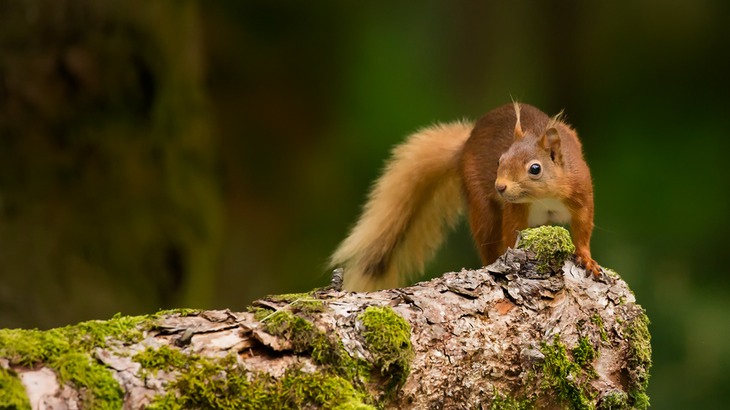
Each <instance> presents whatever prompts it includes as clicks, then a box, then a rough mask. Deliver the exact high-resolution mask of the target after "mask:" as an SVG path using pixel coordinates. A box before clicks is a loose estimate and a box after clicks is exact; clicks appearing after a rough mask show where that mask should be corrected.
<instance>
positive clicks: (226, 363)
mask: <svg viewBox="0 0 730 410" xmlns="http://www.w3.org/2000/svg"><path fill="white" fill-rule="evenodd" d="M170 350H172V351H175V352H176V353H171V352H170ZM143 353H144V354H140V355H138V356H135V360H137V359H139V360H140V363H142V362H144V363H145V364H143V366H145V365H147V366H150V367H149V368H155V369H164V370H166V371H177V372H178V374H179V375H178V377H177V379H176V380H175V381H174V382H173V383H172V386H171V388H172V389H170V390H169V391H168V392H167V393H166V394H165V395H162V396H159V397H157V398H155V399H154V400H153V402H152V403H151V404H150V405H149V406H148V407H147V408H148V409H189V408H205V409H268V408H272V409H301V408H328V409H342V410H347V409H363V410H365V409H368V410H373V409H374V408H375V407H373V406H372V405H369V404H368V403H367V402H368V401H369V397H368V396H367V395H366V394H365V393H363V392H361V391H359V390H358V389H356V388H355V387H354V386H353V385H352V383H350V382H349V381H348V380H346V379H344V378H342V377H340V376H338V375H334V374H331V373H330V372H327V371H324V372H320V373H306V372H303V371H301V370H299V369H289V370H288V371H287V372H286V374H285V375H284V376H283V377H282V378H280V379H278V380H277V379H274V378H273V377H271V376H269V375H265V374H252V373H249V372H247V371H246V370H244V369H242V368H241V367H240V366H239V365H238V364H237V362H236V357H235V356H228V357H226V358H223V359H208V358H203V357H201V356H198V355H194V354H191V355H189V356H188V355H184V354H183V353H181V352H179V351H176V350H175V349H171V348H160V349H157V350H152V349H148V350H147V351H145V352H143ZM179 355H182V357H184V359H183V360H178V359H179V357H180V356H179Z"/></svg>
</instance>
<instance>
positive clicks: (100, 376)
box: [49, 352, 123, 410]
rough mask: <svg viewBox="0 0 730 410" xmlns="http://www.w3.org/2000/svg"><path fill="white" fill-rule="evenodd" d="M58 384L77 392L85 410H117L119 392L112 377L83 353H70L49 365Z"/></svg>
mask: <svg viewBox="0 0 730 410" xmlns="http://www.w3.org/2000/svg"><path fill="white" fill-rule="evenodd" d="M49 365H50V367H51V368H53V369H55V370H56V373H57V374H58V378H59V381H60V382H61V383H65V382H71V383H73V384H74V385H75V386H76V387H78V388H79V392H80V393H81V396H82V399H81V400H82V402H83V403H84V407H85V408H90V409H110V410H111V409H120V408H122V404H123V392H122V389H121V388H120V387H119V383H117V381H116V380H115V379H114V377H113V376H112V373H111V372H110V371H109V370H108V369H107V368H106V367H104V366H103V365H101V364H99V363H98V362H96V361H95V360H93V359H92V358H91V357H90V356H89V355H88V354H87V353H81V352H70V353H66V354H63V355H61V356H59V357H57V358H55V359H54V360H52V361H51V362H49Z"/></svg>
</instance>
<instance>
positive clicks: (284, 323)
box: [254, 309, 372, 384]
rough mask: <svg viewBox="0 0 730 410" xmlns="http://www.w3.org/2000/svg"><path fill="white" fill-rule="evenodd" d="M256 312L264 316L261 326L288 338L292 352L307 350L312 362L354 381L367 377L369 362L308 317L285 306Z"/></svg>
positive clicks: (367, 378) (357, 381)
mask: <svg viewBox="0 0 730 410" xmlns="http://www.w3.org/2000/svg"><path fill="white" fill-rule="evenodd" d="M257 312H258V313H254V314H255V315H258V316H263V318H262V319H261V321H262V323H263V324H264V330H266V332H268V333H270V334H272V335H274V336H279V337H282V338H284V339H286V340H288V341H289V342H290V343H291V344H292V350H293V351H294V352H295V353H298V354H303V353H308V354H310V356H311V358H312V360H313V361H314V362H315V363H317V364H320V365H327V366H330V368H331V369H332V371H333V372H334V373H336V374H338V375H340V376H342V377H344V378H346V379H348V380H351V381H353V382H354V383H357V384H361V383H364V382H366V381H367V380H369V376H370V373H371V372H372V366H371V365H370V364H369V363H368V362H367V361H365V360H362V359H354V358H352V357H351V356H350V355H349V354H348V353H347V351H346V350H345V348H344V346H343V345H342V342H341V341H340V340H335V339H334V338H331V337H329V336H327V335H326V334H325V333H324V332H322V331H321V330H319V329H317V328H316V327H315V326H314V325H313V324H312V323H311V322H309V321H308V320H306V319H304V318H301V317H299V316H297V315H295V314H293V313H291V312H289V311H287V310H280V311H276V312H273V311H271V310H268V309H263V310H257ZM264 315H265V316H264Z"/></svg>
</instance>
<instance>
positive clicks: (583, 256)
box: [575, 252, 601, 277]
mask: <svg viewBox="0 0 730 410" xmlns="http://www.w3.org/2000/svg"><path fill="white" fill-rule="evenodd" d="M575 260H576V263H577V264H578V265H579V266H581V267H582V268H584V269H585V270H586V271H588V272H591V273H592V274H593V276H594V277H600V276H601V267H600V266H598V263H596V261H594V260H593V258H591V256H590V253H587V252H576V253H575Z"/></svg>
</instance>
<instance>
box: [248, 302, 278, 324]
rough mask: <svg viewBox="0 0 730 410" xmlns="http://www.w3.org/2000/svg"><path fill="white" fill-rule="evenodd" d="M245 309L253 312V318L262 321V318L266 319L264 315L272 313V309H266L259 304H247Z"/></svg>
mask: <svg viewBox="0 0 730 410" xmlns="http://www.w3.org/2000/svg"><path fill="white" fill-rule="evenodd" d="M246 311H247V312H250V313H253V318H254V319H256V320H258V321H259V322H261V321H263V320H264V319H266V317H268V316H269V315H271V314H272V313H274V310H273V309H268V308H264V307H260V306H249V307H247V308H246Z"/></svg>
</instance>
